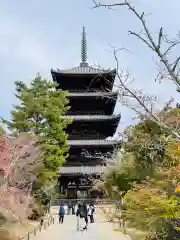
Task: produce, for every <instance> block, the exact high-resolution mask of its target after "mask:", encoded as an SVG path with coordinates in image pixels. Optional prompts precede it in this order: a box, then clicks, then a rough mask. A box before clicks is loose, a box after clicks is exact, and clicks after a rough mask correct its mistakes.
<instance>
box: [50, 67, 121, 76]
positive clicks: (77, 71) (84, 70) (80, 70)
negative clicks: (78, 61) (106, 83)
mask: <svg viewBox="0 0 180 240" xmlns="http://www.w3.org/2000/svg"><path fill="white" fill-rule="evenodd" d="M51 72H52V73H53V72H54V73H65V74H103V73H112V74H116V69H113V70H110V69H109V70H103V69H100V68H94V67H91V66H88V65H87V66H78V67H74V68H70V69H67V70H60V69H57V70H53V69H51Z"/></svg>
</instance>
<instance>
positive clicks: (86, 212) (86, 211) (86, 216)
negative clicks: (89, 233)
mask: <svg viewBox="0 0 180 240" xmlns="http://www.w3.org/2000/svg"><path fill="white" fill-rule="evenodd" d="M83 210H84V220H85V223H86V225H85V227H84V229H85V230H87V226H88V208H87V205H86V203H85V202H84V203H83Z"/></svg>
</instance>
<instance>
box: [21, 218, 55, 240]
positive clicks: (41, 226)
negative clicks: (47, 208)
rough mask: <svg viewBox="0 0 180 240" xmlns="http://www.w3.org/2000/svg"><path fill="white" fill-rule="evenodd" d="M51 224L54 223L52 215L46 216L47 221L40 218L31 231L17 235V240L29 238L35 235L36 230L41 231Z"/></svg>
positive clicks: (27, 239)
mask: <svg viewBox="0 0 180 240" xmlns="http://www.w3.org/2000/svg"><path fill="white" fill-rule="evenodd" d="M51 224H54V218H53V217H52V216H50V217H48V220H47V221H45V219H41V221H40V223H39V225H38V226H37V227H35V228H34V229H33V230H32V231H30V232H27V234H26V235H24V236H23V237H18V240H30V239H31V238H32V237H33V236H36V234H37V233H38V232H41V231H42V230H43V229H44V230H45V229H46V228H48V227H49V226H50V225H51Z"/></svg>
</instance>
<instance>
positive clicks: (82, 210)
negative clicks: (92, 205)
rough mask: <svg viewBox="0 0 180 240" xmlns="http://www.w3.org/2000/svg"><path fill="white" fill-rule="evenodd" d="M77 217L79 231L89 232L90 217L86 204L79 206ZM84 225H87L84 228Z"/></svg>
mask: <svg viewBox="0 0 180 240" xmlns="http://www.w3.org/2000/svg"><path fill="white" fill-rule="evenodd" d="M76 216H77V230H78V231H79V230H80V231H83V230H87V224H88V217H87V206H86V204H85V203H79V204H78V208H77V211H76ZM84 223H85V226H84ZM83 226H84V227H83Z"/></svg>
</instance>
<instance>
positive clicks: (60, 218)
mask: <svg viewBox="0 0 180 240" xmlns="http://www.w3.org/2000/svg"><path fill="white" fill-rule="evenodd" d="M64 215H65V209H64V204H63V203H61V205H60V208H59V223H61V224H62V223H63V222H64Z"/></svg>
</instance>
